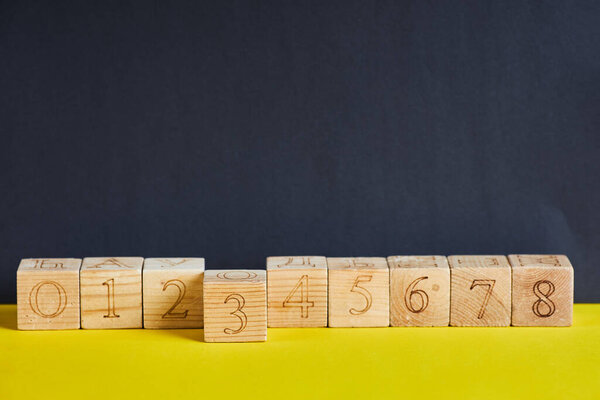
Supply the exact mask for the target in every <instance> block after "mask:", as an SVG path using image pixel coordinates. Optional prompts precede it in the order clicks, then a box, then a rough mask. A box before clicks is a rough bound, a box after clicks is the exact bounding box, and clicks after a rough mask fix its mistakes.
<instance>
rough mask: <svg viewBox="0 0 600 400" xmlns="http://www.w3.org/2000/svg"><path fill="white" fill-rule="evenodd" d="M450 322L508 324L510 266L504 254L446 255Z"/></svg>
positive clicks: (476, 324)
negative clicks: (448, 265) (448, 276)
mask: <svg viewBox="0 0 600 400" xmlns="http://www.w3.org/2000/svg"><path fill="white" fill-rule="evenodd" d="M448 263H449V264H450V281H451V285H450V325H451V326H508V325H510V312H511V311H510V301H511V295H510V291H511V269H510V264H509V263H508V260H507V258H506V257H505V256H450V257H448Z"/></svg>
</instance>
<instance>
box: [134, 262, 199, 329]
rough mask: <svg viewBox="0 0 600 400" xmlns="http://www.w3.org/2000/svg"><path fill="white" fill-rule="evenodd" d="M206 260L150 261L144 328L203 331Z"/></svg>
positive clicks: (146, 265) (145, 276)
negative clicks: (198, 329)
mask: <svg viewBox="0 0 600 400" xmlns="http://www.w3.org/2000/svg"><path fill="white" fill-rule="evenodd" d="M203 281H204V258H146V259H145V260H144V269H143V282H144V284H143V291H144V296H143V298H144V328H149V329H165V328H202V327H203V326H204V306H203V304H202V302H203V294H202V285H203Z"/></svg>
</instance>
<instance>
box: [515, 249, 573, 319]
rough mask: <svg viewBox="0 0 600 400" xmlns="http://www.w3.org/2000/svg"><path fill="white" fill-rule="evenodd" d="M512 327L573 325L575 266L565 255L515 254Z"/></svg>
mask: <svg viewBox="0 0 600 400" xmlns="http://www.w3.org/2000/svg"><path fill="white" fill-rule="evenodd" d="M508 259H509V261H510V264H511V265H512V274H513V278H512V325H514V326H570V325H571V324H572V323H573V266H572V265H571V262H570V261H569V259H568V258H567V257H566V256H564V255H552V254H516V255H515V254H513V255H509V256H508Z"/></svg>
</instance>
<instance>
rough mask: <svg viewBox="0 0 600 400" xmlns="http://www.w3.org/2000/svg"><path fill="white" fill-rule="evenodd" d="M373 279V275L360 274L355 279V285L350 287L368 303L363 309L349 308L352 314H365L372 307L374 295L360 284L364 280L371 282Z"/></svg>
mask: <svg viewBox="0 0 600 400" xmlns="http://www.w3.org/2000/svg"><path fill="white" fill-rule="evenodd" d="M371 279H373V276H372V275H359V276H357V277H356V279H355V280H354V285H352V289H350V291H351V292H355V293H358V294H360V295H362V296H363V297H364V298H365V300H366V303H367V304H366V305H365V306H364V308H363V309H362V310H357V309H356V308H351V309H350V310H349V311H350V314H352V315H360V314H364V313H366V312H367V311H369V309H370V308H371V304H372V303H373V296H371V293H370V292H369V291H368V290H367V289H365V288H364V287H362V286H360V284H361V283H363V282H371Z"/></svg>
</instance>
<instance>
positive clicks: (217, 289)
mask: <svg viewBox="0 0 600 400" xmlns="http://www.w3.org/2000/svg"><path fill="white" fill-rule="evenodd" d="M266 280H267V277H266V272H265V271H264V270H209V271H206V272H205V273H204V341H205V342H260V341H265V340H267V287H266Z"/></svg>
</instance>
